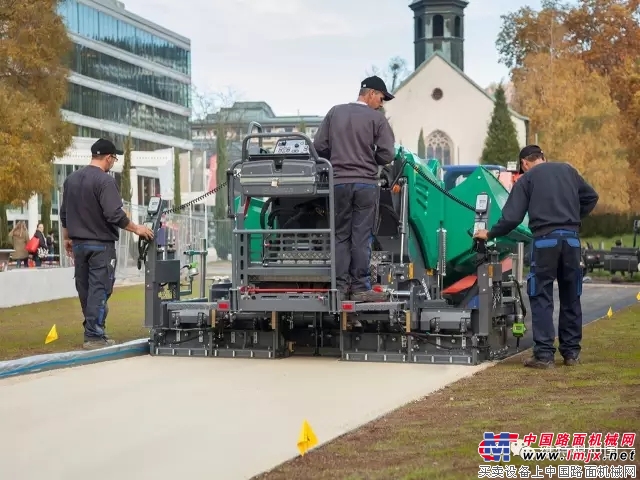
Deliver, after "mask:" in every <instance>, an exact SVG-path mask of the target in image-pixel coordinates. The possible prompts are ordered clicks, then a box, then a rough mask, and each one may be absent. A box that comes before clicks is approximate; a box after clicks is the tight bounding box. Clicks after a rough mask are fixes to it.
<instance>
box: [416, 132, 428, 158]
mask: <svg viewBox="0 0 640 480" xmlns="http://www.w3.org/2000/svg"><path fill="white" fill-rule="evenodd" d="M416 153H417V154H418V156H419V157H420V158H427V147H426V146H425V144H424V129H423V128H421V129H420V136H419V137H418V151H417V152H416Z"/></svg>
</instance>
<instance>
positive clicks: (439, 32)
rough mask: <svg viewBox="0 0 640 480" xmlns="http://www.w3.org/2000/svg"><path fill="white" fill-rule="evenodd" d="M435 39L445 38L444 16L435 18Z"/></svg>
mask: <svg viewBox="0 0 640 480" xmlns="http://www.w3.org/2000/svg"><path fill="white" fill-rule="evenodd" d="M433 37H434V38H438V37H444V17H443V16H442V15H435V16H434V17H433Z"/></svg>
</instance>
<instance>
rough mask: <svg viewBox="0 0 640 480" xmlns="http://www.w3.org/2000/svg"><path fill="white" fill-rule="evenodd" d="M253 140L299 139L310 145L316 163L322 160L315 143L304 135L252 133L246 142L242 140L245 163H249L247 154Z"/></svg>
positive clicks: (245, 139)
mask: <svg viewBox="0 0 640 480" xmlns="http://www.w3.org/2000/svg"><path fill="white" fill-rule="evenodd" d="M253 138H258V139H260V141H262V140H261V139H263V138H298V139H300V140H304V141H305V142H307V145H309V152H310V153H311V157H312V158H313V159H314V160H316V161H317V160H320V157H319V156H318V152H317V151H316V148H315V147H314V146H313V142H312V141H311V139H310V138H309V137H308V136H306V135H305V134H304V133H250V134H249V135H247V136H246V137H244V140H242V161H243V162H245V161H247V152H248V151H249V150H248V146H249V140H251V139H253Z"/></svg>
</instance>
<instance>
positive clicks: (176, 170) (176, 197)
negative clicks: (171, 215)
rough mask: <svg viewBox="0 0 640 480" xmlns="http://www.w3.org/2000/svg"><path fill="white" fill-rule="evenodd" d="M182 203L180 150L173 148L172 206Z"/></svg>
mask: <svg viewBox="0 0 640 480" xmlns="http://www.w3.org/2000/svg"><path fill="white" fill-rule="evenodd" d="M180 205H182V194H181V193H180V152H179V151H178V149H177V148H176V149H174V156H173V207H174V208H175V207H178V206H180Z"/></svg>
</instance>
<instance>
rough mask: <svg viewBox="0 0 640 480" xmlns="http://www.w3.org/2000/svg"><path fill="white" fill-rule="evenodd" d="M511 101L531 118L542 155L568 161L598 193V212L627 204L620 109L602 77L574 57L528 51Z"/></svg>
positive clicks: (621, 208)
mask: <svg viewBox="0 0 640 480" xmlns="http://www.w3.org/2000/svg"><path fill="white" fill-rule="evenodd" d="M513 80H514V84H515V86H516V98H515V102H516V105H517V108H518V110H519V111H521V112H522V113H524V114H525V115H527V116H528V117H529V119H530V121H531V131H532V133H533V134H534V135H536V134H537V135H538V137H539V143H540V145H541V146H542V147H543V150H544V152H545V155H546V157H547V159H549V160H551V161H562V162H568V163H570V164H571V165H573V166H574V167H575V168H576V169H577V170H578V171H579V172H580V173H581V174H582V175H583V176H584V177H585V178H586V179H587V181H589V182H590V183H591V184H592V185H593V187H594V188H595V189H596V191H597V192H598V193H599V194H600V202H599V204H598V211H600V212H611V213H620V212H624V211H626V209H627V208H628V202H629V195H628V192H627V176H626V174H625V173H626V172H627V169H628V162H627V160H626V157H625V155H624V151H623V148H622V144H621V142H620V137H619V133H620V132H619V128H620V127H619V125H620V112H619V110H618V108H617V106H616V104H615V102H614V101H613V100H612V99H611V91H610V89H609V85H608V82H607V79H606V78H605V77H604V76H602V75H600V74H598V73H597V72H594V71H590V70H589V69H588V68H587V66H586V65H585V63H584V62H582V61H581V60H580V59H578V58H576V57H574V56H568V55H567V56H560V57H558V58H555V59H552V60H551V65H550V58H549V55H548V54H545V53H538V54H528V55H527V57H526V58H525V60H524V62H523V65H522V68H521V69H519V70H517V71H516V72H515V73H514V79H513Z"/></svg>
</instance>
